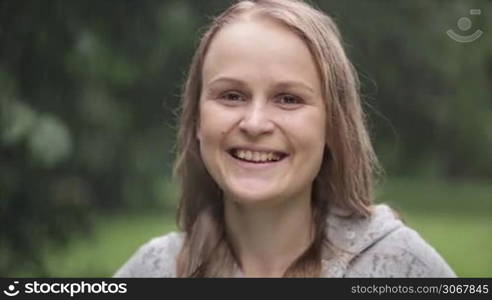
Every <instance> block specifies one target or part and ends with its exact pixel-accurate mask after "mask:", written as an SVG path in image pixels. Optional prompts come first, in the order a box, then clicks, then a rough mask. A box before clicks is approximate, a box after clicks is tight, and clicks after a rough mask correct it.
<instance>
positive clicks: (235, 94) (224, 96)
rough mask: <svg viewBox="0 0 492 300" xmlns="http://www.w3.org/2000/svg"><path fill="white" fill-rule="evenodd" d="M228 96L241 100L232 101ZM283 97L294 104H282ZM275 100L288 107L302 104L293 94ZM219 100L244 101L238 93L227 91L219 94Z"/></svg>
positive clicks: (242, 96)
mask: <svg viewBox="0 0 492 300" xmlns="http://www.w3.org/2000/svg"><path fill="white" fill-rule="evenodd" d="M230 96H233V97H239V98H241V99H235V100H232V99H230V98H229V97H230ZM285 97H289V98H290V99H291V100H293V101H295V102H294V103H282V99H285ZM275 98H277V99H278V102H279V103H280V104H282V105H289V106H290V105H297V104H301V103H302V102H303V101H302V98H301V97H299V96H296V95H293V94H279V95H277V96H276V97H275ZM219 99H221V100H225V101H231V102H237V101H245V100H244V99H245V96H244V95H243V94H242V93H239V92H235V91H228V92H225V93H222V94H220V96H219Z"/></svg>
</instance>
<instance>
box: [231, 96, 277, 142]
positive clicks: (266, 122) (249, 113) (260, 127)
mask: <svg viewBox="0 0 492 300" xmlns="http://www.w3.org/2000/svg"><path fill="white" fill-rule="evenodd" d="M239 129H240V130H241V131H242V132H244V133H246V134H247V135H249V136H251V137H257V136H261V135H264V134H268V133H272V132H273V129H274V124H273V122H272V120H271V119H270V116H269V115H268V111H267V107H266V105H265V104H264V103H260V102H259V101H251V104H250V105H249V106H248V107H247V108H246V110H245V112H244V116H243V118H242V120H241V122H240V123H239Z"/></svg>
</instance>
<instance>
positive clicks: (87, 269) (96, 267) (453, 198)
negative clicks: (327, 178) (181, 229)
mask: <svg viewBox="0 0 492 300" xmlns="http://www.w3.org/2000/svg"><path fill="white" fill-rule="evenodd" d="M378 199H379V201H378V202H385V203H388V204H389V205H391V206H392V207H394V208H396V209H397V210H399V211H400V213H401V215H402V216H403V218H404V220H405V221H406V223H407V224H408V225H409V226H410V227H412V228H414V229H415V230H417V231H418V232H419V233H420V234H421V236H422V237H423V238H424V239H425V240H427V241H428V242H429V243H430V244H431V245H432V246H433V247H434V248H435V249H436V250H437V251H438V252H439V253H440V254H441V255H442V256H443V258H444V259H445V260H446V261H447V262H448V263H449V265H450V266H451V267H452V268H453V270H455V272H456V273H457V274H458V276H460V277H491V276H492V238H491V234H490V231H491V230H492V186H491V185H490V184H485V183H453V184H450V183H446V182H438V181H432V182H428V181H425V180H411V179H395V180H389V181H388V182H386V184H385V186H384V189H379V191H378ZM174 229H175V225H174V219H173V218H172V217H170V216H166V215H162V214H161V215H159V214H156V213H149V214H145V215H116V216H105V217H99V218H98V219H97V221H96V226H95V232H94V234H93V235H92V236H91V237H90V238H88V237H86V238H82V237H81V238H76V239H74V240H73V241H72V242H71V243H70V245H69V246H68V247H67V248H64V249H63V250H52V251H49V252H48V254H47V255H46V258H45V259H46V263H47V266H48V271H49V274H51V276H53V277H109V276H111V275H112V274H113V273H114V272H115V271H116V270H117V269H118V268H119V267H120V266H121V265H122V264H123V263H124V262H125V261H126V260H127V259H128V258H129V257H130V256H131V254H132V253H134V251H136V249H137V248H138V247H139V246H140V245H142V244H143V243H144V242H146V241H148V240H149V239H150V238H152V237H155V236H158V235H162V234H164V233H167V232H169V231H171V230H174ZM17 275H18V276H26V277H27V276H36V274H29V273H22V274H17Z"/></svg>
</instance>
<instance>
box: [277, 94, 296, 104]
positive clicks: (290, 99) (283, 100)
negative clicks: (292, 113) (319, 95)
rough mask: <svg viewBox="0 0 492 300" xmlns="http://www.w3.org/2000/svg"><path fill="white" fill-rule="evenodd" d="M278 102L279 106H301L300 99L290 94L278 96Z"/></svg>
mask: <svg viewBox="0 0 492 300" xmlns="http://www.w3.org/2000/svg"><path fill="white" fill-rule="evenodd" d="M278 102H279V103H280V104H285V105H289V106H291V105H296V104H301V103H302V99H301V98H300V97H298V96H295V95H292V94H280V95H279V96H278Z"/></svg>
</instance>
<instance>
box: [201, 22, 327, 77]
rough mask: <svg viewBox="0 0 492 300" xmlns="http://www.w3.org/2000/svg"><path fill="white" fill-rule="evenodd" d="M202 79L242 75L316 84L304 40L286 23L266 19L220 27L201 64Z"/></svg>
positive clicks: (314, 73)
mask: <svg viewBox="0 0 492 300" xmlns="http://www.w3.org/2000/svg"><path fill="white" fill-rule="evenodd" d="M202 72H203V74H202V75H203V79H204V81H205V83H206V81H207V80H211V79H213V77H215V76H220V75H227V76H245V77H250V78H257V79H262V80H269V79H275V80H281V79H285V80H295V79H299V78H301V79H303V80H304V81H309V82H310V83H311V85H315V87H319V77H318V73H317V68H316V64H315V61H314V59H313V56H312V55H311V52H310V51H309V48H308V46H307V45H306V43H305V42H304V41H303V40H302V39H301V38H300V37H299V36H298V35H297V34H295V33H294V32H292V31H291V30H290V29H288V28H287V27H286V26H285V25H283V24H281V23H279V22H277V21H275V20H272V19H269V18H257V19H246V20H237V21H235V22H233V23H231V24H228V25H226V26H225V27H224V28H222V29H221V30H219V32H218V33H217V34H216V36H215V37H214V38H213V40H212V41H211V44H210V46H209V49H208V51H207V54H206V56H205V61H204V65H203V69H202Z"/></svg>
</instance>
